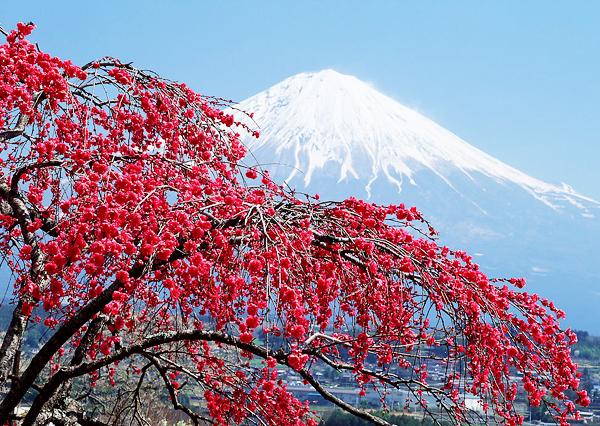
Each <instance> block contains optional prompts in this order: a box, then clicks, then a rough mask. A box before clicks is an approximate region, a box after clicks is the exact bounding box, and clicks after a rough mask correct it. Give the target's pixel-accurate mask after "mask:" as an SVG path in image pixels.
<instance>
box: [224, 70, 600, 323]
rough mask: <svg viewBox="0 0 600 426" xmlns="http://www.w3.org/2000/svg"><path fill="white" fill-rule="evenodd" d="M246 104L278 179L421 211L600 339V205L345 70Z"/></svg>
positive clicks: (324, 194) (446, 234)
mask: <svg viewBox="0 0 600 426" xmlns="http://www.w3.org/2000/svg"><path fill="white" fill-rule="evenodd" d="M238 108H239V109H240V110H242V111H247V112H251V113H253V114H254V115H253V120H254V122H255V123H251V122H249V121H246V122H247V123H248V124H249V125H250V126H251V127H256V126H257V125H258V126H259V129H260V132H261V136H260V138H258V139H255V138H250V137H248V138H247V139H245V140H244V142H245V143H246V144H247V146H248V148H249V149H250V150H251V151H252V153H253V155H254V156H255V158H256V160H257V162H258V163H260V164H261V165H262V166H263V167H264V168H265V169H268V170H269V171H270V172H271V175H272V176H273V177H274V179H275V180H276V181H285V182H286V183H287V184H288V185H289V186H290V187H292V188H295V189H297V190H298V191H302V192H306V193H308V194H315V193H318V194H320V196H321V198H322V199H341V198H346V197H350V196H355V197H357V198H363V199H368V200H369V201H371V202H376V203H380V204H400V203H401V202H403V203H405V204H406V205H409V206H412V205H415V206H417V207H418V208H419V210H421V211H422V212H423V214H424V216H425V217H426V218H427V219H429V220H430V221H431V223H432V224H433V225H434V227H435V228H436V229H437V230H438V231H439V232H440V242H441V243H443V244H447V245H449V246H450V247H452V248H455V249H466V250H467V251H468V252H469V253H470V254H471V255H474V256H476V259H477V260H478V262H479V263H480V264H481V265H482V267H483V268H484V269H485V270H486V272H488V273H489V274H490V275H496V276H526V277H527V278H528V283H529V284H528V286H527V287H526V289H525V290H527V291H529V292H537V293H540V294H541V295H542V296H543V297H547V298H549V299H553V300H555V301H556V303H557V305H558V306H560V307H562V308H563V309H565V311H566V312H567V319H566V322H565V324H568V325H572V326H573V327H575V328H578V329H585V330H589V331H591V332H594V333H600V320H599V319H597V318H595V316H594V315H592V313H593V312H594V309H595V306H596V304H597V303H598V302H600V296H599V294H600V286H599V285H598V283H599V279H600V267H599V266H598V256H597V251H596V245H597V242H598V240H599V238H598V237H600V225H599V221H598V216H599V215H600V211H599V208H600V203H598V202H597V201H595V200H593V199H591V198H588V197H585V196H584V195H581V194H579V193H577V192H576V191H574V190H573V189H572V188H571V187H570V186H568V185H566V184H561V185H553V184H549V183H546V182H542V181H540V180H538V179H535V178H533V177H531V176H529V175H527V174H525V173H523V172H521V171H519V170H517V169H515V168H513V167H511V166H509V165H507V164H505V163H503V162H501V161H499V160H497V159H495V158H493V157H491V156H490V155H488V154H486V153H484V152H483V151H481V150H479V149H477V148H475V147H473V146H472V145H469V144H468V143H466V142H465V141H463V140H462V139H460V138H459V137H458V136H456V135H454V134H453V133H451V132H449V131H448V130H446V129H444V128H442V127H440V126H439V125H437V124H436V123H434V122H433V121H431V120H429V119H427V118H425V117H424V116H422V115H421V114H419V113H417V112H415V111H413V110H411V109H410V108H407V107H405V106H403V105H401V104H399V103H398V102H396V101H394V100H393V99H391V98H389V97H387V96H385V95H383V94H381V93H379V92H378V91H376V90H375V89H373V88H372V87H371V86H369V85H368V84H366V83H363V82H362V81H360V80H358V79H357V78H355V77H352V76H347V75H342V74H339V73H337V72H336V71H333V70H326V71H321V72H318V73H303V74H298V75H296V76H293V77H290V78H288V79H286V80H284V81H282V82H281V83H279V84H276V85H275V86H273V87H271V88H269V89H267V90H265V91H264V92H261V93H259V94H257V95H255V96H253V97H251V98H249V99H247V100H245V101H243V102H241V103H240V104H239V105H238ZM236 119H240V120H242V121H245V120H247V118H244V117H243V116H242V115H241V114H240V115H236ZM247 161H250V160H249V159H247Z"/></svg>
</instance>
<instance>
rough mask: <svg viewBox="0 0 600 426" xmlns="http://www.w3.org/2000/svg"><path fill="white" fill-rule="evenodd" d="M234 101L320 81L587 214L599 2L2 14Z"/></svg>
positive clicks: (13, 6) (89, 52) (599, 176)
mask: <svg viewBox="0 0 600 426" xmlns="http://www.w3.org/2000/svg"><path fill="white" fill-rule="evenodd" d="M18 21H23V22H27V21H33V22H34V23H35V24H36V25H37V26H38V29H37V30H36V31H35V32H34V33H33V35H32V36H31V37H30V40H32V41H37V42H38V43H39V45H40V47H41V48H42V49H43V50H45V51H47V52H49V53H51V54H53V55H56V56H60V57H61V58H63V59H68V58H70V59H72V60H73V62H74V63H77V64H81V65H83V64H84V63H86V62H88V61H89V60H92V59H97V58H100V57H102V56H106V55H110V56H114V57H118V58H120V59H122V60H123V61H126V62H129V61H134V64H135V65H136V66H138V67H140V68H147V69H152V70H155V71H157V72H158V73H160V74H161V75H163V76H165V77H168V78H171V79H173V80H177V81H182V82H186V83H187V84H188V85H190V86H191V87H192V88H194V89H195V90H196V91H198V92H200V93H203V94H211V95H217V96H222V97H226V98H231V99H234V100H238V101H241V100H244V99H246V98H247V97H249V96H252V95H254V94H256V93H258V92H260V91H262V90H264V89H266V88H268V87H270V86H272V85H274V84H276V83H278V82H279V81H281V80H283V79H284V78H286V77H289V76H291V75H294V74H297V73H300V72H305V71H318V70H322V69H327V68H333V69H335V70H337V71H339V72H341V73H345V74H352V75H355V76H356V77H358V78H360V79H362V80H364V81H368V82H370V83H372V84H373V85H374V86H375V87H376V88H377V89H378V90H380V91H382V92H383V93H385V94H387V95H388V96H391V97H392V98H394V99H396V100H397V101H399V102H401V103H403V104H404V105H406V106H408V107H411V108H414V109H416V110H418V111H419V112H421V113H422V114H424V115H425V116H427V117H428V118H431V119H433V120H434V121H436V122H437V123H438V124H440V125H442V126H443V127H446V128H447V129H449V130H451V131H452V132H454V133H456V134H457V135H458V136H460V137H461V138H463V139H464V140H466V141H467V142H469V143H470V144H472V145H474V146H476V147H478V148H480V149H482V150H483V151H486V152H487V153H489V154H491V155H493V156H495V157H497V158H499V159H500V160H502V161H504V162H506V163H508V164H510V165H512V166H514V167H516V168H518V169H520V170H522V171H524V172H526V173H528V174H530V175H532V176H534V177H537V178H539V179H542V180H545V181H548V182H554V183H558V182H566V183H568V184H570V185H571V186H573V187H574V188H575V189H576V190H577V191H579V192H581V193H582V194H584V195H587V196H589V197H592V198H594V199H596V200H598V201H600V185H599V183H600V164H599V157H600V82H599V79H600V1H577V0H570V1H551V0H546V1H527V0H521V1H508V0H503V1H450V0H448V1H425V0H423V1H410V0H406V1H401V0H397V1H333V0H329V1H320V2H317V1H291V0H284V1H220V2H216V1H170V2H159V1H151V0H145V1H139V2H138V1H135V2H134V1H77V2H76V1H64V2H61V1H47V0H45V1H35V2H34V1H26V0H23V1H6V2H4V3H3V4H2V11H1V12H0V23H1V24H2V25H3V26H4V27H5V28H7V29H11V28H14V27H15V25H16V23H17V22H18Z"/></svg>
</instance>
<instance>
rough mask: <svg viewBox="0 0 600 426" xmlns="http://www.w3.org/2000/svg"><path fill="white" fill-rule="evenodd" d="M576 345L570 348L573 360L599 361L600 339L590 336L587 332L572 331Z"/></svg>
mask: <svg viewBox="0 0 600 426" xmlns="http://www.w3.org/2000/svg"><path fill="white" fill-rule="evenodd" d="M574 332H575V334H577V343H575V344H574V345H573V346H571V353H572V354H573V357H574V358H580V359H587V360H590V361H600V337H596V336H590V335H589V333H588V332H587V331H574Z"/></svg>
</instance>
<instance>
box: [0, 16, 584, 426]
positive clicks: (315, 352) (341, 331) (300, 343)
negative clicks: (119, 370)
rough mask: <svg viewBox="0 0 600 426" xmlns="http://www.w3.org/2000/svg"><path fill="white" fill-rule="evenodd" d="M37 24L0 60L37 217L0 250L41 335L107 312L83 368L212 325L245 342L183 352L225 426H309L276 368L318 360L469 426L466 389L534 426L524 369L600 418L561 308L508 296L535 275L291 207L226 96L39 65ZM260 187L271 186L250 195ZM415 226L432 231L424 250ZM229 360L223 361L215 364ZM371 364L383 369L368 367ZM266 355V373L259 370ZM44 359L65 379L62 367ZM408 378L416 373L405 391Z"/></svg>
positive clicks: (8, 181) (389, 223) (56, 62)
mask: <svg viewBox="0 0 600 426" xmlns="http://www.w3.org/2000/svg"><path fill="white" fill-rule="evenodd" d="M31 29H32V27H31V26H23V25H20V26H19V29H18V31H14V32H13V33H11V35H10V36H9V37H8V43H7V44H4V45H2V46H0V111H1V114H0V128H2V129H10V128H18V127H19V124H20V122H19V121H20V120H21V121H22V120H23V117H25V121H26V122H25V123H24V125H25V127H26V132H22V134H20V135H18V137H15V138H10V139H9V138H8V137H7V136H6V134H5V135H4V136H2V137H1V141H2V142H1V143H2V145H1V146H0V149H1V151H2V153H1V154H0V179H1V181H2V184H3V185H6V186H7V187H8V188H14V190H13V192H12V194H13V195H14V194H21V193H26V196H25V198H24V199H21V202H22V204H23V205H24V206H26V208H27V209H28V211H29V212H31V213H30V214H29V215H28V218H29V219H28V220H29V222H27V223H24V222H23V220H21V221H20V222H19V218H18V217H15V215H11V214H4V215H0V227H1V228H2V238H1V240H0V251H1V252H2V256H3V258H4V259H6V261H7V262H8V265H9V266H10V268H11V269H12V271H13V276H14V277H15V278H14V284H15V289H16V290H15V291H16V297H17V298H18V299H20V300H21V301H22V302H23V303H22V310H23V313H24V314H25V315H26V316H30V315H32V314H33V315H35V312H36V309H44V310H45V311H47V313H48V314H49V318H48V319H47V320H46V322H45V324H46V325H47V326H48V327H52V328H60V327H61V326H63V325H65V327H66V324H71V323H72V321H74V320H73V318H75V317H76V315H77V314H78V313H79V312H81V311H82V309H83V307H84V306H86V305H90V304H91V302H93V301H94V300H105V302H103V303H101V304H100V307H99V310H98V311H97V312H96V313H95V315H105V316H106V317H108V318H109V319H110V320H109V322H108V323H109V324H110V325H109V326H107V327H106V328H105V329H103V330H100V331H99V332H98V334H97V336H95V337H94V340H93V344H91V345H90V347H89V349H88V350H87V353H86V359H87V360H102V359H103V357H104V358H106V357H110V356H117V355H118V354H119V353H120V352H118V350H117V349H116V348H117V346H120V345H124V346H126V345H128V344H130V345H132V344H134V343H135V342H138V341H144V339H147V338H148V336H150V335H152V336H154V335H156V334H157V333H160V332H172V331H178V330H182V329H184V328H185V329H187V328H189V327H193V328H195V329H196V330H203V327H212V331H214V332H218V333H220V334H218V335H219V336H229V337H230V338H231V339H233V340H230V341H227V340H226V339H225V338H224V337H223V338H222V339H221V340H219V339H217V338H215V341H214V342H215V343H214V344H207V342H206V339H204V338H198V339H196V340H194V339H192V338H190V339H188V340H186V341H185V350H186V351H187V353H188V354H189V359H191V362H192V363H193V364H194V365H195V370H196V371H195V372H194V374H197V375H196V376H194V377H196V379H197V380H201V381H202V383H203V386H204V389H206V391H205V392H204V398H205V400H206V402H207V406H208V409H209V411H210V414H211V416H212V417H213V419H214V420H215V423H216V424H228V423H235V424H237V423H239V422H241V421H242V420H244V419H245V418H246V417H247V416H248V415H249V413H256V415H258V416H261V417H262V418H263V419H264V420H265V421H266V422H268V423H270V424H277V425H300V424H307V425H314V424H315V421H314V419H313V418H312V417H311V412H310V411H309V408H308V405H307V404H306V403H301V402H299V401H298V400H297V399H296V398H294V397H293V396H292V395H291V394H290V393H289V392H288V391H287V389H286V385H285V383H284V382H283V381H282V380H281V379H278V365H279V366H280V367H279V368H281V366H286V367H290V368H291V369H293V370H295V371H297V372H298V373H299V374H300V375H301V377H302V378H303V379H304V380H306V381H307V383H311V384H313V385H315V383H313V380H314V378H313V377H312V375H311V373H310V369H311V366H312V365H313V363H315V362H317V361H319V360H320V361H323V362H327V363H329V364H330V366H332V367H334V368H338V369H340V370H344V369H345V370H348V371H350V372H352V374H353V375H354V377H355V378H356V381H357V384H358V385H359V386H361V387H363V389H366V387H367V386H373V387H375V388H377V387H379V389H380V390H381V389H384V388H387V389H389V388H392V387H394V386H405V385H406V386H409V385H410V386H409V387H410V388H411V389H412V391H413V392H414V395H415V398H417V400H419V401H421V403H424V402H422V400H421V398H420V397H423V396H424V395H426V394H430V395H434V396H435V398H436V399H437V400H438V402H439V403H440V404H441V405H442V406H444V407H447V412H448V413H451V414H452V415H454V416H455V417H456V420H457V421H466V420H468V418H467V413H468V408H467V407H466V405H465V403H464V398H465V396H466V395H468V394H471V395H475V396H477V397H478V398H479V399H480V402H481V405H482V407H484V408H485V410H486V414H485V415H487V416H491V417H495V418H496V419H500V420H501V421H503V422H505V423H506V424H509V425H513V424H520V423H522V420H523V418H522V417H521V416H520V415H518V414H517V413H516V412H515V410H514V407H513V400H514V399H515V397H516V393H517V386H516V384H515V382H514V380H513V379H512V378H511V377H512V376H511V373H512V372H517V373H519V374H520V375H521V377H522V379H520V380H522V385H521V386H522V389H524V391H525V392H526V393H527V395H528V396H529V400H530V402H531V404H532V405H534V406H535V405H539V404H540V403H541V402H542V399H543V398H545V399H544V400H545V401H546V403H547V404H548V405H549V407H550V408H551V410H553V413H554V414H555V415H556V416H557V418H558V419H559V420H560V422H561V423H563V424H564V423H565V422H566V420H565V419H566V417H567V416H571V415H573V413H575V411H576V409H575V406H574V404H573V402H574V403H576V404H581V405H583V406H586V405H587V404H589V398H588V397H587V395H586V394H585V392H583V391H580V392H578V394H577V395H578V398H577V400H576V401H573V402H571V401H568V398H567V397H566V395H565V391H567V390H569V389H571V390H577V388H578V378H579V373H577V371H576V370H577V365H576V364H574V363H573V362H572V360H571V359H570V356H569V349H568V346H569V345H570V344H571V343H572V342H573V341H574V339H575V337H574V335H573V334H572V333H571V332H570V330H567V331H565V332H563V331H562V330H561V328H560V327H559V323H558V321H557V319H559V318H560V317H562V316H563V313H562V311H560V310H558V309H557V308H555V307H554V304H552V303H549V302H548V301H546V300H541V299H540V298H539V297H538V296H537V295H533V294H528V293H522V292H519V291H517V290H514V289H513V288H511V287H512V286H514V287H518V288H521V287H522V286H523V285H524V281H523V280H511V281H510V282H505V281H502V280H500V281H496V282H492V281H491V280H490V279H488V278H487V276H486V275H485V274H484V273H482V272H481V271H480V270H479V268H478V266H477V265H476V264H474V263H473V261H472V259H471V257H469V256H467V255H466V254H465V253H463V252H453V251H451V250H449V249H448V248H446V247H439V246H438V245H437V244H436V243H435V241H434V240H432V239H430V238H429V236H428V235H429V233H430V232H433V231H430V228H429V227H428V224H427V223H426V222H424V220H423V219H422V218H421V215H420V213H419V212H418V211H417V210H416V209H415V208H406V207H405V206H404V205H398V206H396V205H390V206H376V205H372V204H369V203H366V202H364V201H360V200H356V199H349V200H345V201H343V202H340V203H319V202H317V203H315V202H313V200H309V201H302V200H300V199H298V198H295V197H294V196H293V195H291V194H288V193H286V192H285V191H284V190H283V189H282V187H280V186H277V185H276V184H274V183H273V182H272V181H271V180H270V179H269V178H268V174H265V173H264V172H262V171H261V170H260V169H258V168H246V167H245V166H244V165H243V163H242V162H241V161H242V159H243V157H244V155H245V153H246V150H245V148H244V146H243V145H242V144H241V143H240V142H239V139H238V136H239V135H237V134H236V133H234V131H233V130H232V129H235V128H238V129H240V131H245V129H243V126H241V125H240V124H239V123H235V121H234V118H233V116H231V115H226V114H224V113H223V112H222V111H221V109H220V108H219V107H220V105H219V102H220V101H219V100H214V99H211V98H205V97H202V96H200V95H198V94H196V93H194V92H193V91H192V90H191V89H189V88H187V87H186V86H184V85H178V84H174V83H171V82H168V81H165V80H161V79H159V78H157V77H154V76H152V75H149V74H146V73H142V72H140V71H138V70H135V69H133V68H132V67H130V66H129V65H123V64H121V63H119V62H118V61H116V60H113V59H105V60H101V61H98V62H95V63H93V64H90V66H89V67H87V68H85V69H81V68H78V67H76V66H74V65H72V64H71V63H70V62H68V61H67V62H65V61H62V60H60V59H58V58H53V57H50V56H49V55H48V54H45V53H43V52H39V51H37V50H36V48H35V47H34V46H33V45H32V44H30V43H29V42H27V41H26V40H24V37H25V36H26V35H27V34H29V33H30V32H31ZM100 92H103V93H107V94H108V95H109V97H110V99H109V101H106V100H103V99H101V98H100V97H98V96H99V93H100ZM236 125H237V127H236ZM256 135H257V136H258V133H256ZM259 174H260V175H262V184H260V186H251V184H253V183H254V182H250V183H249V184H248V186H247V185H246V184H245V183H244V182H245V178H247V179H250V180H252V181H253V180H255V179H257V178H258V177H259ZM15 191H16V192H15ZM4 201H7V199H5V200H4ZM13 213H14V212H13ZM419 224H421V225H422V224H424V226H425V228H426V229H427V232H426V234H428V235H421V236H420V237H415V236H413V235H419V234H417V233H416V231H415V230H414V229H420V228H419V226H421V225H419ZM413 226H415V228H413ZM15 241H17V242H18V243H15ZM39 259H43V262H42V263H43V265H41V266H43V268H41V269H39V270H37V269H35V268H36V265H37V263H36V262H38V263H39ZM37 266H40V265H37ZM32 271H35V273H33V274H32ZM497 283H499V284H500V285H498V284H497ZM509 284H510V285H511V287H509ZM107 295H108V296H107ZM106 297H108V298H106ZM203 315H208V316H209V317H210V318H211V323H210V325H209V324H207V323H206V322H205V323H204V324H203V323H202V322H200V321H199V320H198V317H200V316H203ZM90 319H91V317H90ZM34 320H35V318H32V321H34ZM70 321H71V322H70ZM186 327H187V328H186ZM86 330H87V325H85V326H81V327H79V328H78V329H77V330H76V331H75V332H74V333H73V334H72V338H71V340H70V343H71V344H72V345H73V346H77V345H78V344H79V341H80V339H81V338H82V336H83V335H84V334H85V333H86ZM259 335H260V337H261V341H260V343H257V339H256V337H258V336H259ZM119 336H121V337H119ZM202 336H204V335H202ZM207 336H208V334H207ZM274 342H278V343H274ZM68 343H69V342H66V341H65V347H68ZM117 343H119V345H117ZM227 347H229V348H231V350H232V351H233V352H232V353H231V354H229V355H228V356H218V355H215V354H214V353H215V351H225V350H227ZM436 350H437V352H436ZM440 351H441V352H440ZM434 352H435V353H438V354H439V353H442V355H440V356H439V361H438V362H440V363H443V364H444V365H446V366H448V365H452V366H453V367H452V368H447V370H446V371H448V375H447V376H446V377H445V379H444V381H443V386H441V387H440V388H435V387H434V386H433V385H432V384H430V383H428V381H427V378H428V374H427V369H428V362H427V360H429V361H431V360H433V359H434V358H435V357H434V356H433V355H431V354H433V353H434ZM177 353H178V351H174V355H173V357H176V356H177ZM370 354H374V355H375V358H376V364H377V367H376V368H375V369H367V368H366V367H365V364H366V360H367V356H368V355H370ZM61 355H62V354H61ZM261 356H262V357H263V358H264V359H265V362H266V365H264V367H262V368H261V369H256V368H255V367H253V364H251V363H250V359H251V358H253V357H261ZM107 359H108V358H107ZM61 360H64V361H61ZM62 362H64V365H63V364H62ZM47 365H48V366H49V368H50V366H51V365H52V369H53V372H54V374H59V372H60V371H61V369H63V368H66V367H65V366H67V365H68V362H67V359H66V356H63V357H57V358H56V359H54V361H52V363H50V361H49V360H48V364H47ZM98 365H99V367H98V369H101V368H105V369H106V368H108V367H107V366H103V365H100V364H98ZM174 365H175V364H174ZM396 368H400V369H404V370H407V371H408V372H409V373H412V378H411V379H410V380H409V381H406V382H404V381H402V380H399V377H400V376H399V375H397V373H395V371H397V370H395V369H396ZM175 370H176V368H175V367H173V372H172V374H173V373H174V372H175ZM177 371H178V373H177V374H191V373H189V372H188V373H185V372H184V371H183V370H181V371H179V370H177ZM186 371H187V370H186ZM177 374H175V375H173V376H170V378H171V385H172V386H173V388H174V392H177V391H178V390H179V388H180V383H182V382H183V381H182V380H180V379H179V378H178V376H177ZM113 375H114V370H111V374H109V375H107V376H106V377H107V380H110V383H111V384H113V385H114V383H115V381H114V379H113ZM92 377H99V376H98V375H95V376H92ZM176 378H178V380H177V381H175V379H176ZM383 394H385V392H383ZM565 401H566V402H565Z"/></svg>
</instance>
